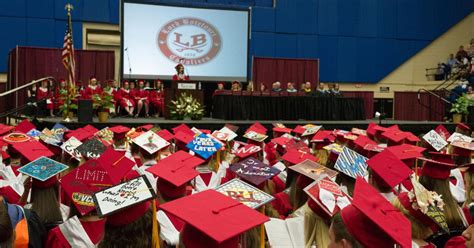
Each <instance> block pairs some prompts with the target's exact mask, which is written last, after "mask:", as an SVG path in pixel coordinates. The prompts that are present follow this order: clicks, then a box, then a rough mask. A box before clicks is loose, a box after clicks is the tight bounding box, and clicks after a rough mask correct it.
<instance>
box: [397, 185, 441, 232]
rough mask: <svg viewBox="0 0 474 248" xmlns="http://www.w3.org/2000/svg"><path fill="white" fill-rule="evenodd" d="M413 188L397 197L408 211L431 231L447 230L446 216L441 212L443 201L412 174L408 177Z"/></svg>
mask: <svg viewBox="0 0 474 248" xmlns="http://www.w3.org/2000/svg"><path fill="white" fill-rule="evenodd" d="M410 180H411V183H412V185H413V189H412V190H411V191H409V192H402V193H400V194H399V195H398V196H397V198H398V200H399V202H400V204H401V205H402V206H403V207H404V208H405V209H406V210H407V211H408V213H409V214H410V215H411V216H412V217H413V218H415V219H416V220H418V221H419V222H420V223H422V224H423V225H425V226H427V227H429V228H430V229H431V230H432V231H433V233H437V232H438V231H439V230H440V229H442V230H444V231H445V232H449V228H448V224H447V223H446V217H445V216H444V213H443V208H444V202H443V199H442V198H441V197H442V196H440V195H438V194H437V193H436V192H434V191H428V190H427V189H426V188H425V187H423V185H421V184H420V183H419V182H418V181H417V180H416V179H415V178H414V176H412V177H411V178H410Z"/></svg>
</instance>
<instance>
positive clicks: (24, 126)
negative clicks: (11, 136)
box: [15, 119, 36, 133]
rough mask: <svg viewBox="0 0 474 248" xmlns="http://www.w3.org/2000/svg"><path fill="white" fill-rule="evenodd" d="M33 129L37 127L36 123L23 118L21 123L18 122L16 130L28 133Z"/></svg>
mask: <svg viewBox="0 0 474 248" xmlns="http://www.w3.org/2000/svg"><path fill="white" fill-rule="evenodd" d="M31 129H36V127H35V125H33V123H31V122H30V121H29V120H28V119H24V120H22V121H21V122H20V123H18V124H17V125H16V127H15V131H16V132H20V133H27V132H28V131H30V130H31Z"/></svg>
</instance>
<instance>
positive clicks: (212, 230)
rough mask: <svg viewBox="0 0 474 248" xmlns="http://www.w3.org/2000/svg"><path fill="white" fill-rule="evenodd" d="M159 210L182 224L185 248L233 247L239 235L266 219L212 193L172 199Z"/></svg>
mask: <svg viewBox="0 0 474 248" xmlns="http://www.w3.org/2000/svg"><path fill="white" fill-rule="evenodd" d="M160 208H161V209H162V210H163V211H165V212H167V213H170V214H172V215H174V216H176V217H178V218H180V219H181V220H183V221H184V222H186V224H185V225H184V228H183V230H182V231H181V239H182V242H183V244H184V245H185V246H186V247H187V248H209V247H215V248H237V247H239V234H241V233H243V232H245V231H247V230H249V229H251V228H253V227H255V226H258V225H261V224H263V223H265V222H267V221H268V220H269V218H268V217H267V216H265V215H263V214H261V213H259V212H258V211H256V210H253V209H251V208H249V207H247V206H245V205H244V204H242V203H240V202H238V201H236V200H234V199H232V198H230V197H228V196H225V195H224V194H221V193H219V192H217V191H214V190H206V191H203V192H200V193H197V194H194V195H191V196H188V197H184V198H181V199H178V200H174V201H171V202H168V203H165V204H163V205H161V206H160Z"/></svg>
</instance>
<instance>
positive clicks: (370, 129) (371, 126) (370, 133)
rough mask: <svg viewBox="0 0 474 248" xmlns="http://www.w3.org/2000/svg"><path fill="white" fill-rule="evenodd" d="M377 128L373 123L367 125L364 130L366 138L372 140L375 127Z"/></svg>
mask: <svg viewBox="0 0 474 248" xmlns="http://www.w3.org/2000/svg"><path fill="white" fill-rule="evenodd" d="M376 126H377V124H375V122H371V123H369V125H368V126H367V129H366V132H367V136H369V137H371V138H373V137H374V136H375V132H376V130H375V127H376Z"/></svg>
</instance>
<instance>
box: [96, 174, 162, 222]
mask: <svg viewBox="0 0 474 248" xmlns="http://www.w3.org/2000/svg"><path fill="white" fill-rule="evenodd" d="M154 198H156V194H155V191H154V190H153V188H152V187H151V185H150V182H148V180H147V178H146V177H145V176H140V177H137V178H134V179H131V180H129V181H126V182H123V183H120V184H117V185H115V186H112V187H109V188H107V189H104V190H102V191H98V192H96V193H94V195H93V200H94V203H95V206H96V210H97V213H98V215H99V216H100V217H102V216H107V215H112V214H114V213H120V215H118V214H117V215H113V216H110V217H109V218H108V219H107V222H108V224H110V225H113V226H123V225H126V224H128V223H131V222H133V221H134V220H136V219H138V218H139V217H141V216H143V215H144V214H145V212H146V211H147V210H148V207H149V206H150V205H149V204H148V203H144V202H147V201H149V200H151V199H154ZM140 203H144V204H143V205H140ZM134 206H137V207H134Z"/></svg>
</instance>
